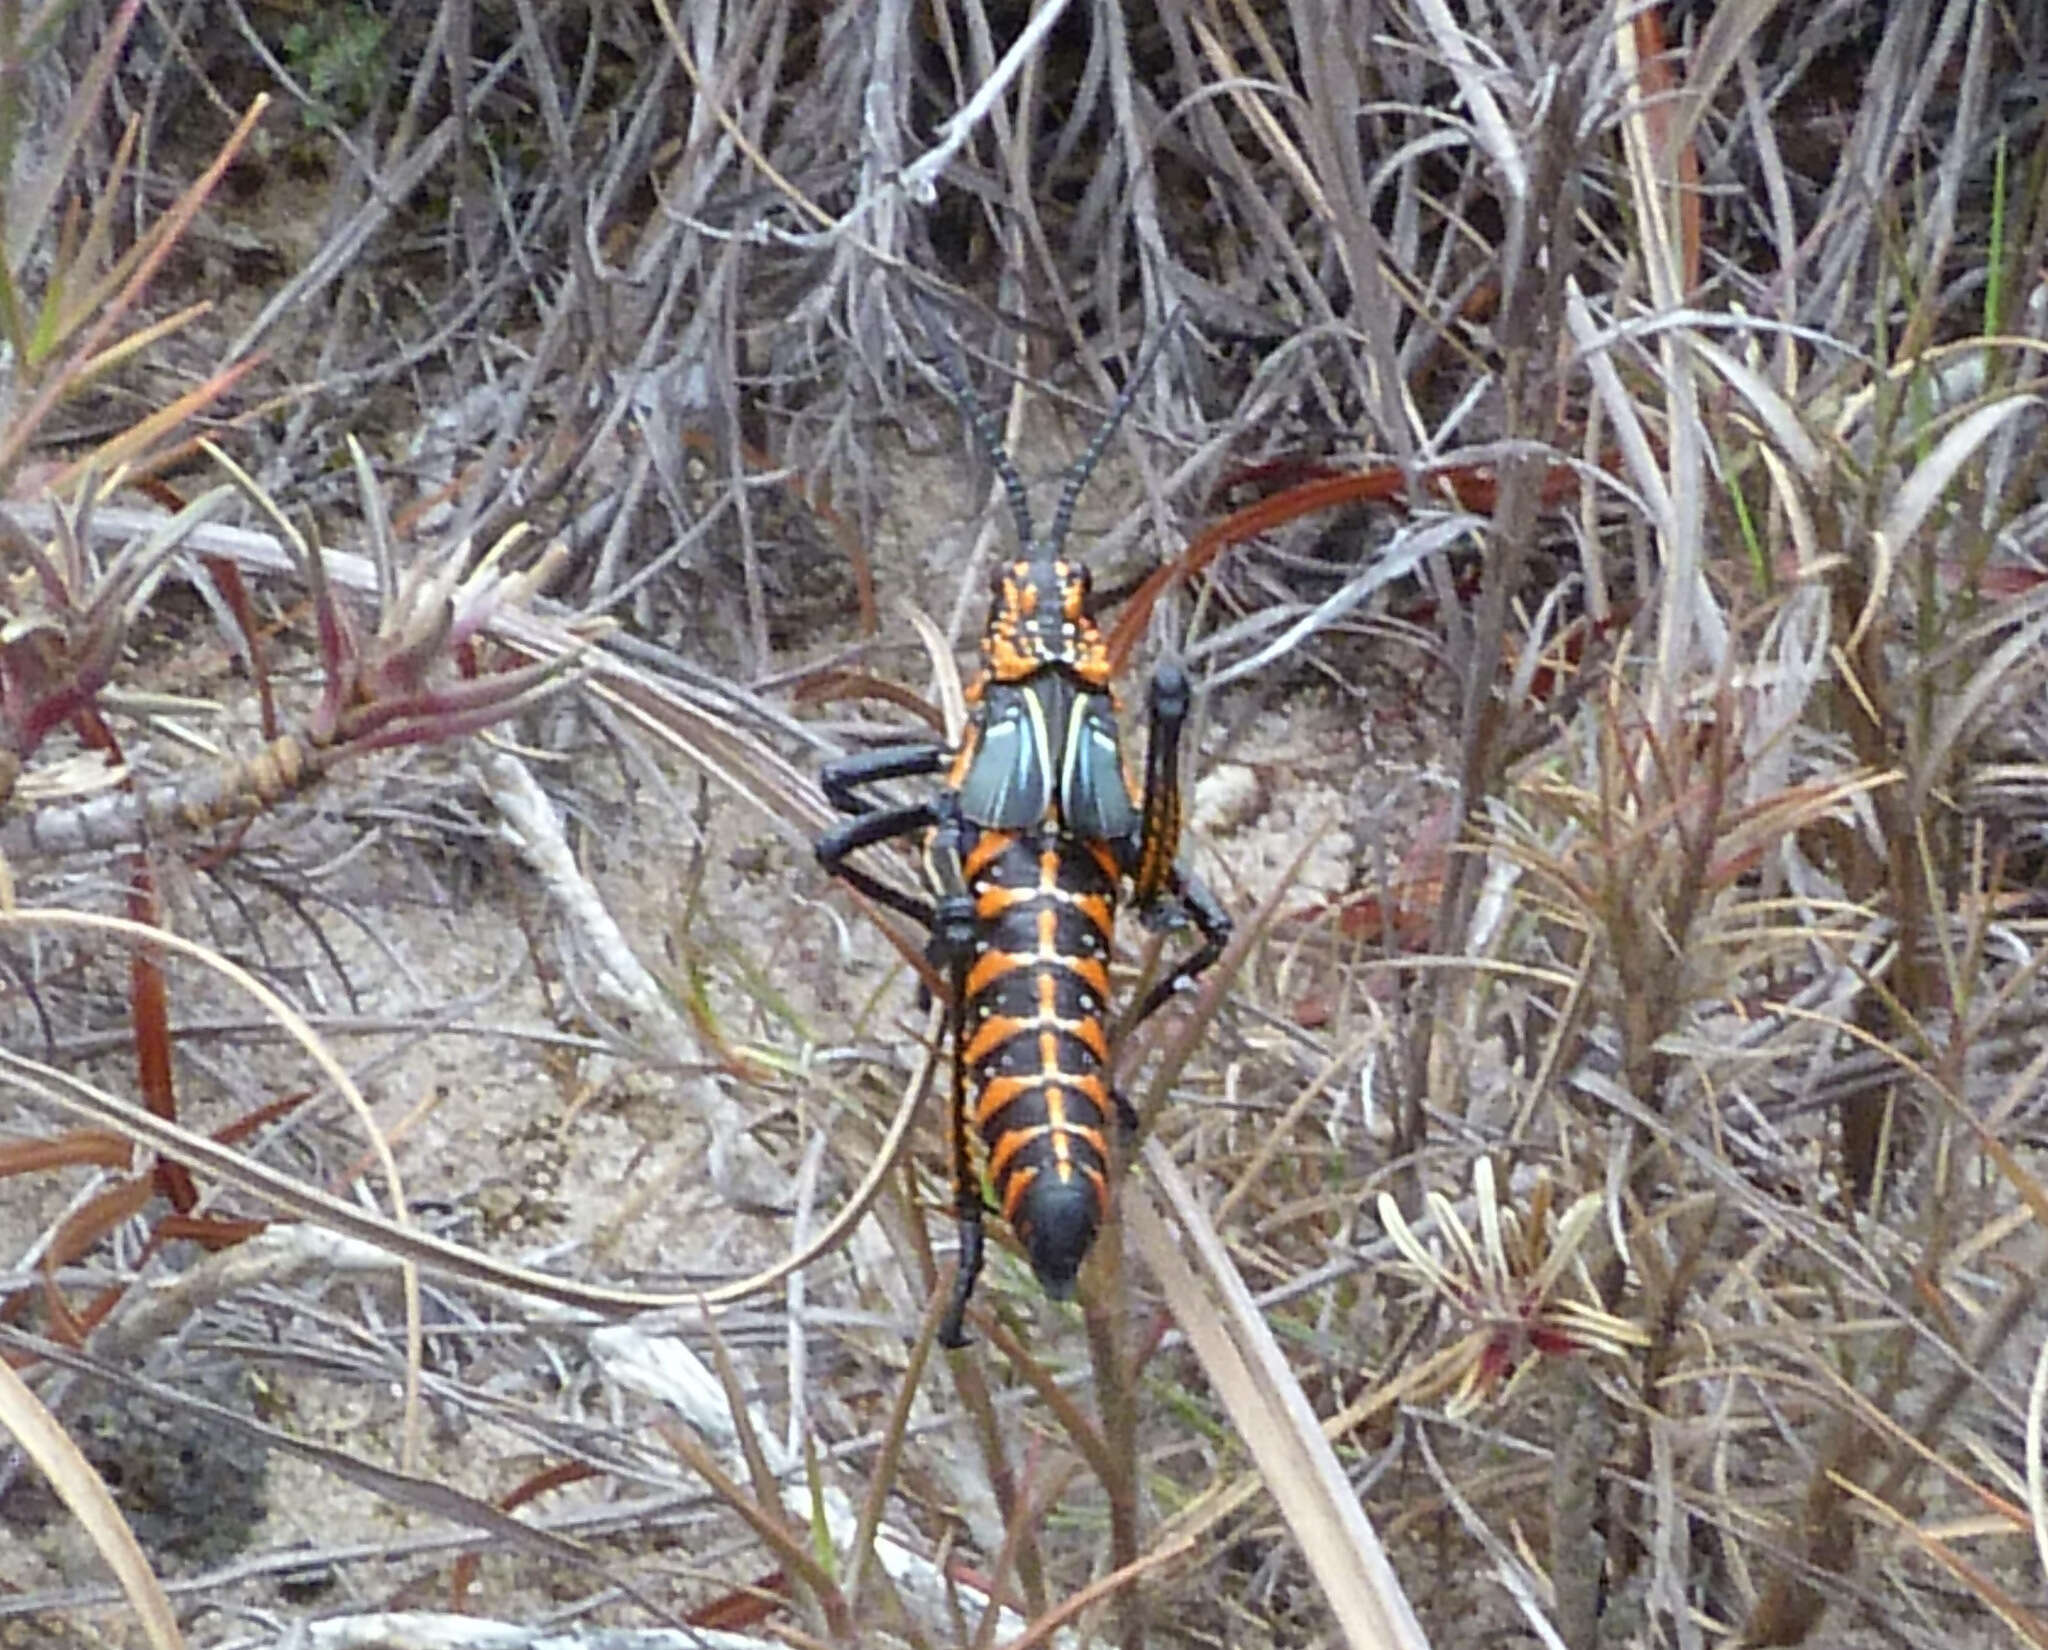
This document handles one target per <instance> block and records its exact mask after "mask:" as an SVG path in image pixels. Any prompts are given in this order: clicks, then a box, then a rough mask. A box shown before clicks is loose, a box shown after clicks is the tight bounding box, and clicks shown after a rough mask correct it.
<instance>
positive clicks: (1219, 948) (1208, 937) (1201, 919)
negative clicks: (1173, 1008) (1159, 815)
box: [1124, 865, 1231, 1035]
mask: <svg viewBox="0 0 2048 1650" xmlns="http://www.w3.org/2000/svg"><path fill="white" fill-rule="evenodd" d="M1164 892H1165V894H1166V896H1167V899H1166V900H1163V901H1162V902H1161V903H1160V905H1159V906H1157V907H1155V910H1171V909H1173V907H1174V906H1175V905H1177V906H1178V907H1179V908H1180V909H1181V910H1184V911H1185V912H1187V914H1188V917H1189V919H1190V920H1191V921H1192V922H1193V923H1194V925H1195V931H1196V932H1197V933H1199V934H1200V935H1201V936H1202V943H1201V944H1200V945H1198V946H1196V947H1195V949H1194V950H1193V951H1191V952H1189V953H1188V955H1187V956H1185V957H1183V958H1182V959H1181V960H1180V962H1179V963H1177V964H1175V965H1174V967H1173V969H1172V970H1171V971H1170V972H1169V973H1167V974H1166V975H1165V976H1164V977H1162V978H1161V979H1160V980H1159V981H1157V982H1156V983H1155V984H1154V985H1153V987H1152V989H1151V990H1150V991H1148V992H1146V993H1145V999H1144V1001H1143V1002H1141V1003H1139V1004H1138V1011H1137V1013H1135V1014H1133V1015H1132V1016H1131V1018H1130V1021H1129V1023H1128V1024H1126V1026H1125V1027H1124V1031H1125V1034H1126V1035H1128V1034H1129V1033H1130V1032H1133V1031H1135V1030H1137V1028H1138V1027H1139V1026H1141V1025H1143V1024H1144V1023H1145V1022H1146V1021H1147V1020H1149V1019H1150V1018H1151V1017H1152V1016H1153V1015H1154V1014H1156V1013H1158V1012H1159V1010H1160V1009H1161V1008H1163V1007H1164V1006H1165V1005H1166V1001H1167V999H1168V998H1170V997H1171V996H1172V995H1173V994H1174V993H1175V992H1176V991H1178V990H1179V989H1180V988H1181V987H1182V986H1183V985H1185V984H1186V983H1187V982H1188V981H1189V980H1192V979H1194V978H1195V977H1196V976H1197V975H1200V974H1202V973H1205V972H1206V971H1207V970H1208V968H1209V967H1210V965H1211V964H1213V963H1214V962H1215V961H1216V959H1217V958H1218V957H1220V956H1222V955H1223V948H1224V946H1226V945H1228V944H1229V943H1230V927H1231V924H1230V913H1229V912H1228V911H1226V910H1224V909H1223V906H1222V904H1221V903H1220V902H1219V901H1218V900H1217V898H1216V896H1215V895H1214V894H1212V893H1210V892H1209V889H1208V886H1207V885H1206V884H1205V883H1204V882H1203V881H1202V879H1201V878H1200V877H1198V876H1196V875H1194V873H1193V872H1191V871H1187V870H1184V869H1182V868H1181V867H1180V866H1179V865H1176V866H1174V867H1173V869H1172V871H1171V872H1170V873H1169V874H1168V876H1167V879H1166V888H1165V890H1164ZM1169 901H1170V902H1171V903H1168V902H1169ZM1147 920H1148V923H1149V922H1150V921H1152V920H1153V919H1152V917H1151V914H1150V913H1147Z"/></svg>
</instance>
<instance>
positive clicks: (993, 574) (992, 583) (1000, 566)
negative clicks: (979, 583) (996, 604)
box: [988, 562, 1010, 596]
mask: <svg viewBox="0 0 2048 1650" xmlns="http://www.w3.org/2000/svg"><path fill="white" fill-rule="evenodd" d="M1009 576H1010V569H1009V567H1008V566H1007V565H1006V564H1005V563H1003V562H997V563H996V564H995V566H993V567H991V568H990V569H989V570H988V593H989V594H990V595H991V596H1001V595H1002V593H1003V584H1004V582H1005V581H1006V580H1007V579H1008V578H1009Z"/></svg>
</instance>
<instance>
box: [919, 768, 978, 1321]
mask: <svg viewBox="0 0 2048 1650" xmlns="http://www.w3.org/2000/svg"><path fill="white" fill-rule="evenodd" d="M931 811H932V813H933V815H934V818H933V824H932V834H931V840H930V842H929V843H928V844H927V845H926V847H925V869H926V872H927V874H928V875H929V876H930V877H931V879H932V887H933V888H934V889H936V890H937V892H938V899H937V901H936V903H935V905H934V908H933V915H932V925H931V927H932V938H931V944H930V945H929V946H928V947H927V948H926V951H925V955H926V956H928V957H929V958H930V959H931V961H932V964H933V966H934V967H936V968H940V969H943V970H944V971H945V974H946V979H947V986H948V991H949V998H950V1000H949V1001H948V1003H947V1007H946V1029H947V1034H948V1035H949V1036H950V1037H951V1038H952V1041H953V1094H952V1107H951V1111H952V1137H953V1218H954V1221H955V1224H956V1225H957V1226H958V1228H959V1233H960V1258H959V1261H958V1262H957V1264H956V1266H955V1269H954V1272H953V1292H952V1295H951V1297H950V1298H949V1299H948V1300H947V1302H946V1311H945V1316H944V1317H942V1318H941V1319H940V1320H939V1344H940V1345H941V1346H943V1347H946V1348H948V1349H950V1350H953V1351H957V1350H959V1349H960V1348H961V1347H963V1346H966V1345H967V1344H968V1340H969V1337H968V1334H967V1329H966V1317H967V1302H968V1300H969V1299H970V1298H971V1297H972V1296H973V1294H974V1285H975V1282H976V1280H977V1279H979V1278H980V1276H981V1212H982V1211H981V1177H980V1175H978V1174H977V1173H976V1172H975V1168H974V1154H973V1153H972V1151H971V1150H970V1149H969V1142H968V1129H969V1126H970V1122H971V1120H970V1118H969V1116H968V1110H967V1058H966V1049H967V974H968V970H969V969H971V968H972V967H973V966H974V958H975V954H976V952H977V951H979V950H980V948H981V927H980V919H979V918H977V917H976V915H975V911H974V895H973V893H972V891H971V890H970V889H969V888H968V886H967V882H966V878H965V877H964V875H963V874H962V872H961V869H960V866H961V862H962V860H963V859H965V857H966V855H967V850H968V848H969V846H970V844H971V838H972V831H973V828H972V827H971V826H969V825H968V823H967V822H966V820H965V819H964V818H962V817H961V813H960V799H959V797H958V796H956V795H955V794H954V793H953V792H951V791H944V792H941V793H940V795H939V796H938V797H937V798H936V799H935V800H934V801H933V803H932V805H931Z"/></svg>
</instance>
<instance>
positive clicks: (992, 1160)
mask: <svg viewBox="0 0 2048 1650" xmlns="http://www.w3.org/2000/svg"><path fill="white" fill-rule="evenodd" d="M1046 1132H1047V1130H1046V1127H1045V1125H1044V1124H1043V1123H1040V1124H1038V1125H1037V1126H1035V1127H1033V1128H1028V1129H1012V1130H1010V1132H1009V1133H1008V1134H1006V1135H1004V1136H1003V1137H1002V1139H1000V1140H998V1141H997V1142H996V1144H995V1149H994V1150H993V1151H991V1152H990V1153H989V1154H988V1177H989V1179H990V1180H992V1181H994V1182H995V1183H996V1184H997V1185H998V1186H1001V1185H1002V1184H1003V1176H1004V1175H1006V1174H1008V1173H1009V1171H1010V1160H1011V1159H1012V1158H1014V1157H1015V1156H1016V1155H1017V1154H1018V1153H1019V1152H1021V1151H1022V1150H1023V1149H1024V1148H1025V1147H1026V1146H1029V1145H1030V1144H1032V1142H1034V1141H1036V1140H1038V1139H1039V1138H1040V1137H1041V1136H1043V1135H1044V1134H1045V1133H1046ZM1058 1149H1059V1148H1058V1136H1054V1150H1055V1151H1057V1150H1058ZM1037 1172H1038V1171H1037V1170H1035V1169H1034V1170H1033V1171H1032V1173H1034V1174H1035V1173H1037ZM1068 1172H1069V1171H1068V1169H1067V1165H1066V1162H1065V1161H1064V1160H1062V1161H1061V1163H1060V1166H1059V1177H1060V1179H1062V1180H1065V1179H1066V1178H1067V1174H1068ZM1006 1190H1007V1188H1006ZM1009 1201H1010V1199H1009V1198H1008V1197H1007V1196H1005V1197H1004V1199H1003V1202H1004V1203H1005V1204H1006V1205H1007V1204H1008V1203H1009Z"/></svg>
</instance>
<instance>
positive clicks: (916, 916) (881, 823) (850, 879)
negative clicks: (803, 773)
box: [816, 793, 937, 933]
mask: <svg viewBox="0 0 2048 1650" xmlns="http://www.w3.org/2000/svg"><path fill="white" fill-rule="evenodd" d="M828 794H829V793H828ZM936 821H937V815H936V813H935V812H934V810H933V806H932V804H931V803H929V802H913V803H911V804H910V805H909V806H907V807H902V808H883V809H881V810H879V811H878V812H874V813H867V812H864V811H860V810H855V811H854V817H853V818H851V819H849V820H847V821H846V822H845V823H844V824H843V825H835V826H833V827H832V829H831V830H829V831H827V832H826V833H825V834H824V835H823V836H821V837H819V838H818V841H817V845H816V852H817V855H818V863H819V864H820V865H822V866H823V867H824V868H825V870H826V872H827V874H829V875H831V876H835V877H837V878H839V880H840V881H842V882H844V883H846V884H848V885H849V886H851V887H854V888H857V889H859V890H860V891H861V892H862V893H863V894H865V895H867V897H868V898H869V899H871V900H873V901H874V902H875V903H876V904H877V905H883V906H887V907H888V908H889V909H890V910H891V911H894V912H896V913H897V914H898V915H900V916H905V917H908V918H909V919H910V920H911V921H912V922H914V923H916V924H918V926H919V927H921V928H929V929H932V930H933V931H934V933H936V931H937V924H936V922H935V919H934V914H933V910H932V906H931V902H930V901H929V900H921V899H919V898H918V897H917V896H916V895H915V894H906V893H904V892H903V891H902V890H901V889H900V888H892V887H891V886H890V885H889V884H888V883H886V882H884V881H882V880H881V878H879V877H875V876H870V875H869V874H868V873H867V872H866V871H863V870H862V869H861V868H860V867H859V866H858V865H853V864H850V863H848V860H847V856H848V855H849V854H851V853H853V852H855V851H856V850H857V849H861V848H866V847H871V846H872V845H873V844H875V843H877V842H887V841H889V840H890V839H891V838H893V837H899V836H911V835H913V834H915V833H916V832H918V831H925V830H929V829H931V827H932V826H933V824H935V823H936Z"/></svg>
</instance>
